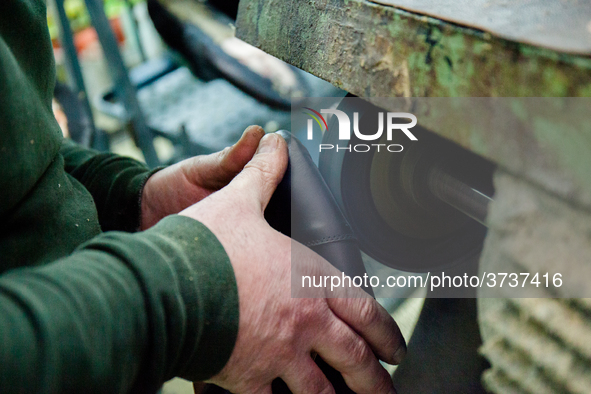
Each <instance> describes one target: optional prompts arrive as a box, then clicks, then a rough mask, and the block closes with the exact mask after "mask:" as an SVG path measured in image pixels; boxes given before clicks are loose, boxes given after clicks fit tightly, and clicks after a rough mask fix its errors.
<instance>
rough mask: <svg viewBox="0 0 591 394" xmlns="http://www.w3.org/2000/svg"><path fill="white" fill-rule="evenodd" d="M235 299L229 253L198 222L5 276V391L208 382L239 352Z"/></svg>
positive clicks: (126, 237) (172, 220)
mask: <svg viewBox="0 0 591 394" xmlns="http://www.w3.org/2000/svg"><path fill="white" fill-rule="evenodd" d="M237 300H238V296H237V288H236V283H235V280H234V277H233V272H232V268H231V265H230V262H229V260H228V257H227V255H226V253H225V252H224V249H223V247H222V246H221V244H220V243H219V242H218V241H217V239H216V238H215V236H214V235H213V234H212V233H211V232H209V231H208V230H207V228H206V227H204V226H203V225H201V224H200V223H199V222H197V221H194V220H192V219H190V218H186V217H181V216H171V217H169V218H166V219H164V220H163V221H161V222H160V223H159V224H158V225H156V226H155V227H153V228H152V229H150V230H148V231H146V232H143V233H136V234H128V233H107V234H103V235H100V236H98V237H95V238H93V239H92V240H91V241H89V242H87V243H85V244H84V245H82V246H80V247H79V248H78V249H77V250H76V251H75V252H74V253H73V254H72V255H70V256H69V257H67V258H63V259H61V260H59V261H56V262H54V263H51V264H48V265H45V266H41V267H36V268H21V269H16V270H12V271H10V272H8V273H6V274H4V275H2V276H1V277H0V315H1V316H2V319H0V338H1V341H0V390H1V391H2V392H3V393H62V394H65V393H124V392H135V393H150V392H155V391H156V390H157V388H158V387H159V386H160V385H161V384H162V383H163V382H164V381H165V380H167V379H170V378H172V377H173V376H177V375H178V376H182V377H185V378H188V379H191V380H203V379H206V378H209V377H211V376H212V375H213V374H215V373H216V372H218V371H219V370H221V368H222V367H223V366H224V365H225V363H226V362H227V359H228V358H229V356H230V354H231V352H232V349H233V344H234V342H235V338H236V335H237V327H238V301H237Z"/></svg>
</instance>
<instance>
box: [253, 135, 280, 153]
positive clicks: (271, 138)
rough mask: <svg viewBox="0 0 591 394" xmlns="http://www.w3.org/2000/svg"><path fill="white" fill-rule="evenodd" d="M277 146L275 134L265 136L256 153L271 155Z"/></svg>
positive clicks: (277, 141)
mask: <svg viewBox="0 0 591 394" xmlns="http://www.w3.org/2000/svg"><path fill="white" fill-rule="evenodd" d="M278 146H279V140H278V139H277V136H276V135H275V134H267V135H266V136H264V137H263V139H262V140H261V142H260V143H259V149H258V151H257V153H271V152H273V151H275V150H276V149H277V147H278Z"/></svg>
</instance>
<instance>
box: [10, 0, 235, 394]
mask: <svg viewBox="0 0 591 394" xmlns="http://www.w3.org/2000/svg"><path fill="white" fill-rule="evenodd" d="M54 73H55V70H54V64H53V54H52V50H51V45H50V42H49V36H48V32H47V25H46V10H45V5H44V2H43V1H42V0H10V1H2V2H0V114H1V116H0V274H1V275H0V392H2V393H13V392H14V393H125V392H137V393H149V392H154V391H155V390H156V389H157V388H158V387H159V386H160V385H161V384H162V383H163V382H164V381H165V380H167V379H169V378H171V377H173V376H177V375H180V376H183V377H187V378H191V379H194V380H202V379H206V378H208V377H211V376H212V375H214V374H215V373H216V372H218V371H219V370H220V369H221V368H223V366H224V364H225V363H226V362H227V359H228V358H229V356H230V354H231V352H232V349H233V346H234V342H235V339H236V335H237V331H238V292H237V288H236V283H235V279H234V274H233V271H232V267H231V264H230V262H229V260H228V257H227V255H226V253H225V251H224V249H223V247H222V246H221V244H220V243H219V242H218V241H217V239H216V238H215V236H214V235H213V234H212V233H211V232H210V231H209V230H208V229H207V228H206V227H204V226H203V225H202V224H200V223H199V222H197V221H194V220H192V219H189V218H185V217H180V216H171V217H169V218H166V219H164V220H162V221H161V222H160V223H159V224H158V225H157V226H155V227H154V228H152V229H150V230H148V231H145V232H141V233H130V231H133V230H135V229H136V228H137V227H138V220H139V219H138V218H139V210H140V206H139V204H140V193H141V189H142V188H143V185H144V183H145V181H146V179H147V178H148V177H149V175H150V174H151V173H150V171H149V170H148V169H147V168H146V167H145V166H144V165H142V164H141V163H138V162H136V161H134V160H131V159H125V158H120V157H117V156H115V155H112V154H99V153H97V152H93V151H88V150H85V149H82V148H80V147H78V146H76V145H73V144H72V143H70V142H65V141H64V140H63V138H62V136H61V132H60V129H59V126H58V125H57V122H56V121H55V119H54V118H53V115H52V112H51V96H52V91H53V84H54ZM107 230H120V231H110V232H103V231H107ZM124 231H127V232H124Z"/></svg>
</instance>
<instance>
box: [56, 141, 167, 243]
mask: <svg viewBox="0 0 591 394" xmlns="http://www.w3.org/2000/svg"><path fill="white" fill-rule="evenodd" d="M60 153H61V154H62V156H63V157H64V161H65V170H66V172H68V173H69V174H70V175H72V176H73V177H74V178H76V180H78V181H79V182H80V183H82V185H84V187H85V188H86V189H87V190H88V191H89V192H90V194H91V195H92V197H93V199H94V202H95V204H96V207H97V211H98V214H99V222H100V224H101V228H102V229H103V231H110V230H120V231H127V232H133V231H136V230H137V229H138V228H139V225H140V218H141V194H142V189H143V187H144V185H145V183H146V181H147V180H148V178H149V177H150V176H151V175H152V174H153V173H154V172H155V171H158V169H156V170H150V169H148V167H147V166H145V165H144V164H142V163H140V162H138V161H137V160H134V159H131V158H128V157H122V156H119V155H116V154H113V153H101V152H97V151H94V150H91V149H85V148H83V147H81V146H79V145H77V144H75V143H74V142H72V141H69V140H64V143H63V144H62V147H61V149H60Z"/></svg>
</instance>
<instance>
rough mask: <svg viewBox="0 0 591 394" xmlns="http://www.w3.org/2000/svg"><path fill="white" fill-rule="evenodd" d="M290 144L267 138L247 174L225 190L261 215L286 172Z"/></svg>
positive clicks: (246, 170) (240, 176) (275, 138)
mask: <svg viewBox="0 0 591 394" xmlns="http://www.w3.org/2000/svg"><path fill="white" fill-rule="evenodd" d="M287 162H288V153H287V143H286V142H285V140H284V139H283V137H281V136H280V135H279V134H274V133H273V134H267V135H266V136H264V137H263V139H262V140H261V142H260V144H259V147H258V149H257V151H256V153H255V155H254V157H253V158H252V160H251V161H249V162H248V164H247V165H246V166H245V167H244V170H243V171H242V172H241V173H240V174H238V175H237V176H236V178H234V180H233V181H232V182H231V183H230V184H229V185H228V187H227V188H226V189H224V190H225V192H226V193H236V194H237V195H240V196H241V199H242V200H243V202H245V203H246V204H251V206H252V207H253V208H255V209H257V210H260V212H261V213H262V212H263V211H264V210H265V208H266V206H267V204H268V203H269V200H270V199H271V196H272V195H273V192H275V189H276V188H277V185H278V184H279V182H281V179H282V178H283V175H284V173H285V170H286V169H287Z"/></svg>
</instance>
